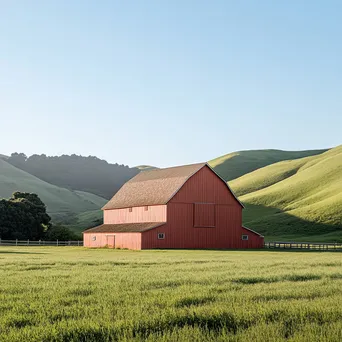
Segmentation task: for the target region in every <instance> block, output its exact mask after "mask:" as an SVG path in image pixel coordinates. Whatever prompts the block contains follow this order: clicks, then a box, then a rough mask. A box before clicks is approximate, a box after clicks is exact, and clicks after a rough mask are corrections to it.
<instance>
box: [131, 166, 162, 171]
mask: <svg viewBox="0 0 342 342" xmlns="http://www.w3.org/2000/svg"><path fill="white" fill-rule="evenodd" d="M136 168H137V169H139V170H140V171H150V170H155V169H158V167H155V166H151V165H138V166H136Z"/></svg>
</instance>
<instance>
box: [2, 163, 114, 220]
mask: <svg viewBox="0 0 342 342" xmlns="http://www.w3.org/2000/svg"><path fill="white" fill-rule="evenodd" d="M15 191H22V192H31V193H36V194H38V196H39V197H40V198H41V199H42V201H43V202H44V203H45V204H46V206H47V211H48V213H49V214H50V215H51V217H52V218H53V219H54V220H62V219H65V218H66V217H70V216H72V215H76V214H79V213H83V212H87V211H94V210H98V209H99V208H100V207H102V206H103V205H104V204H105V203H106V202H107V201H106V199H104V198H101V197H99V196H97V195H94V194H90V193H87V192H82V191H71V190H68V189H65V188H61V187H57V186H55V185H52V184H49V183H47V182H44V181H42V180H41V179H38V178H37V177H35V176H32V175H30V174H29V173H27V172H25V171H22V170H20V169H18V168H16V167H14V166H13V165H11V164H9V163H7V162H6V161H5V160H2V159H0V198H9V197H10V196H11V195H12V193H13V192H15Z"/></svg>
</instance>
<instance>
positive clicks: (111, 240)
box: [107, 235, 115, 248]
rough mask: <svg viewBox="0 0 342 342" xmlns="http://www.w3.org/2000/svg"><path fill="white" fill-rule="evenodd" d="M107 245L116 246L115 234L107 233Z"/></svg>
mask: <svg viewBox="0 0 342 342" xmlns="http://www.w3.org/2000/svg"><path fill="white" fill-rule="evenodd" d="M107 246H108V247H109V248H115V235H107Z"/></svg>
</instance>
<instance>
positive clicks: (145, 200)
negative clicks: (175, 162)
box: [102, 163, 206, 209]
mask: <svg viewBox="0 0 342 342" xmlns="http://www.w3.org/2000/svg"><path fill="white" fill-rule="evenodd" d="M205 165H206V163H200V164H192V165H184V166H176V167H169V168H166V169H156V170H150V171H142V172H140V173H138V174H137V175H136V176H135V177H133V178H132V179H131V180H129V181H128V182H127V183H125V184H124V185H123V186H122V188H121V189H120V190H119V191H118V192H117V193H116V194H115V195H114V197H113V198H112V199H111V200H110V201H109V202H108V203H107V204H106V205H105V206H104V207H103V208H102V209H119V208H127V207H138V206H143V205H157V204H166V203H167V202H168V201H169V200H170V199H171V198H172V197H173V195H174V194H175V193H176V192H177V191H178V190H179V189H180V188H181V187H182V185H183V184H184V183H185V182H186V181H187V180H188V179H189V177H191V176H192V175H193V174H195V173H196V172H197V171H198V170H200V169H201V168H202V167H203V166H205Z"/></svg>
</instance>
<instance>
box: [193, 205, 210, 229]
mask: <svg viewBox="0 0 342 342" xmlns="http://www.w3.org/2000/svg"><path fill="white" fill-rule="evenodd" d="M194 227H199V228H210V227H215V204H214V203H194Z"/></svg>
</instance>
